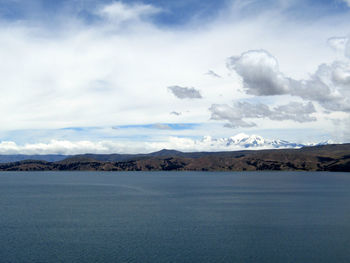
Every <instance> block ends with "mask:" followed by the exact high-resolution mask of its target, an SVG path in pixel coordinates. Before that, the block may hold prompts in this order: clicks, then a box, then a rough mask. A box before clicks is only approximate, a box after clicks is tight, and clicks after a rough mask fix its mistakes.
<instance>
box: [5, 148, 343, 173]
mask: <svg viewBox="0 0 350 263" xmlns="http://www.w3.org/2000/svg"><path fill="white" fill-rule="evenodd" d="M113 159H118V161H113ZM0 170H1V171H29V170H30V171H42V170H71V171H73V170H84V171H257V170H258V171H263V170H278V171H344V172H350V144H334V145H323V146H314V147H304V148H301V149H284V150H260V151H234V152H196V153H183V152H178V151H172V150H162V151H160V152H156V153H151V154H138V155H120V154H118V155H116V154H114V155H106V154H105V155H95V154H87V155H77V156H73V157H69V158H67V159H65V160H62V161H59V162H45V161H35V160H27V161H21V162H13V163H5V164H0Z"/></svg>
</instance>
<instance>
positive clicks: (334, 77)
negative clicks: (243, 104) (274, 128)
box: [227, 50, 350, 112]
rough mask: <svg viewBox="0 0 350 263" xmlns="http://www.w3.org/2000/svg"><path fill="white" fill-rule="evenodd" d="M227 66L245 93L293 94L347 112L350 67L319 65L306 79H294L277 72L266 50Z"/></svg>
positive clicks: (349, 108)
mask: <svg viewBox="0 0 350 263" xmlns="http://www.w3.org/2000/svg"><path fill="white" fill-rule="evenodd" d="M227 66H228V68H229V69H232V70H235V71H236V72H237V73H238V74H239V75H240V76H241V77H242V80H243V87H244V90H245V92H246V93H247V94H252V95H256V96H273V95H287V94H288V95H292V96H297V97H300V98H302V99H304V100H312V101H315V102H318V103H319V104H320V105H321V106H323V107H324V108H325V109H327V110H331V111H345V112H348V111H350V106H349V105H350V100H349V98H350V97H349V95H350V94H349V88H348V87H349V86H350V85H349V84H350V64H349V62H348V61H334V62H333V63H331V64H321V65H320V66H319V67H318V69H317V71H316V72H315V73H314V74H312V75H311V76H310V78H309V79H307V80H296V79H293V78H290V77H287V76H285V75H284V74H283V73H282V72H280V70H279V67H278V62H277V59H276V58H275V57H273V56H272V55H271V54H270V53H268V52H267V51H265V50H250V51H247V52H244V53H243V54H242V55H241V56H238V57H231V58H229V59H228V62H227Z"/></svg>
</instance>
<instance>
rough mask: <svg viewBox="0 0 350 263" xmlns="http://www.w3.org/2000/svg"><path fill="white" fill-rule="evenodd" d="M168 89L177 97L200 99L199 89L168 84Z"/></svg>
mask: <svg viewBox="0 0 350 263" xmlns="http://www.w3.org/2000/svg"><path fill="white" fill-rule="evenodd" d="M168 90H169V91H171V92H172V93H173V94H174V95H175V96H176V97H178V98H179V99H201V98H202V95H201V93H200V92H199V90H196V89H195V88H187V87H180V86H170V87H168Z"/></svg>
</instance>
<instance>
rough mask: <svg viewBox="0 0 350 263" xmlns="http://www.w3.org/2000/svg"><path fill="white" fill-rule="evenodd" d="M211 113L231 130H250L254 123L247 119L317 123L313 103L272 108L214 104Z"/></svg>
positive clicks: (252, 105) (243, 104) (237, 104)
mask: <svg viewBox="0 0 350 263" xmlns="http://www.w3.org/2000/svg"><path fill="white" fill-rule="evenodd" d="M209 111H210V112H211V119H212V120H225V121H227V123H226V124H225V127H229V128H239V127H243V128H249V127H254V126H256V124H255V123H254V122H248V121H247V120H246V119H250V118H252V119H254V118H266V119H270V120H277V121H283V120H293V121H296V122H300V123H303V122H310V121H316V118H315V117H313V116H310V114H312V113H314V112H316V110H315V107H314V105H313V104H312V103H311V102H308V103H305V104H304V103H299V102H290V103H288V104H286V105H280V106H276V107H274V108H272V109H271V108H270V107H269V106H267V105H265V104H262V103H258V104H252V103H249V102H236V103H234V104H233V105H232V106H229V105H227V104H213V105H212V106H211V107H210V108H209Z"/></svg>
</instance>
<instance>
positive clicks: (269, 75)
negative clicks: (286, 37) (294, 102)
mask: <svg viewBox="0 0 350 263" xmlns="http://www.w3.org/2000/svg"><path fill="white" fill-rule="evenodd" d="M227 67H228V68H229V69H231V70H235V71H236V72H237V73H238V74H239V75H240V76H241V77H242V79H243V88H244V89H245V91H246V92H247V93H248V94H252V95H257V96H268V95H281V94H287V93H288V91H289V85H290V83H289V79H287V78H286V77H285V76H284V75H283V74H282V73H281V72H280V71H279V68H278V63H277V60H276V59H275V58H274V57H273V56H272V55H271V54H270V53H268V52H267V51H266V50H249V51H247V52H244V53H242V54H241V55H240V56H238V57H235V56H233V57H230V58H229V59H228V61H227Z"/></svg>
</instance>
